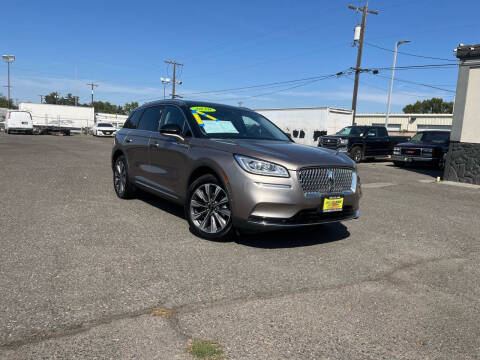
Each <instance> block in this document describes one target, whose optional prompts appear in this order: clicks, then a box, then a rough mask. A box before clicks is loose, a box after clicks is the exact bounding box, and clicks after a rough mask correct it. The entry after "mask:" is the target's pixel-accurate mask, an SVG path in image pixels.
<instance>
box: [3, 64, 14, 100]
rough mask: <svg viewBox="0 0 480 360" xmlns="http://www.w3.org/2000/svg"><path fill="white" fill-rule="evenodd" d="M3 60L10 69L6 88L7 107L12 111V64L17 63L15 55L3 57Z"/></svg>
mask: <svg viewBox="0 0 480 360" xmlns="http://www.w3.org/2000/svg"><path fill="white" fill-rule="evenodd" d="M2 59H3V61H5V62H6V63H7V67H8V85H7V86H6V87H7V89H8V103H7V104H8V105H7V108H9V109H10V107H11V105H12V104H11V103H12V99H11V98H10V89H11V88H12V86H11V85H10V64H11V63H12V62H14V61H15V55H2Z"/></svg>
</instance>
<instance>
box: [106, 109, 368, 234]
mask: <svg viewBox="0 0 480 360" xmlns="http://www.w3.org/2000/svg"><path fill="white" fill-rule="evenodd" d="M112 169H113V184H114V188H115V192H116V193H117V195H118V196H119V197H120V198H129V197H132V196H133V195H134V192H135V190H136V188H141V189H143V190H146V191H148V192H151V193H153V194H155V195H158V196H160V197H162V198H165V199H168V200H172V201H174V202H177V203H179V204H182V205H183V206H184V207H185V216H186V218H187V219H188V222H189V224H190V228H191V230H192V232H194V233H195V234H196V235H198V236H200V237H203V238H207V239H225V238H227V236H228V235H229V234H230V233H231V232H232V230H233V229H234V228H236V229H240V230H249V231H260V230H272V229H281V228H285V227H297V226H305V225H315V224H321V223H326V222H334V221H343V220H349V219H355V218H358V216H359V200H360V197H361V190H360V179H359V178H358V176H357V173H356V167H355V163H354V162H353V161H352V160H351V159H350V158H349V157H347V156H346V155H343V154H341V153H338V152H335V151H333V150H328V149H323V148H316V147H310V146H304V145H299V144H295V143H294V142H293V141H292V140H291V139H290V138H289V137H288V136H287V135H286V134H284V133H283V132H282V131H281V130H280V129H279V128H277V127H276V126H275V125H274V124H272V123H271V122H270V121H269V120H267V119H266V118H265V117H263V116H262V115H260V114H258V113H256V112H254V111H252V110H249V109H246V108H238V107H233V106H227V105H220V104H212V103H203V102H195V101H180V100H164V101H156V102H151V103H147V104H144V105H142V106H141V107H139V108H136V109H135V110H134V111H132V113H131V114H130V116H129V118H128V119H127V121H126V122H125V125H124V127H123V128H122V129H121V130H119V131H118V132H117V133H116V134H115V141H114V146H113V151H112Z"/></svg>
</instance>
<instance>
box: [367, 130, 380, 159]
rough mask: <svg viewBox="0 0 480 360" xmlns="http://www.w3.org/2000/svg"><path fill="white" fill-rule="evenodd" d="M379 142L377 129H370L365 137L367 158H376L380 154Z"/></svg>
mask: <svg viewBox="0 0 480 360" xmlns="http://www.w3.org/2000/svg"><path fill="white" fill-rule="evenodd" d="M378 147H379V141H378V138H377V129H376V128H374V127H368V128H367V133H366V137H365V156H375V155H377V154H378Z"/></svg>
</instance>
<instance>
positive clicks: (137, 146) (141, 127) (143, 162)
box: [125, 106, 161, 185]
mask: <svg viewBox="0 0 480 360" xmlns="http://www.w3.org/2000/svg"><path fill="white" fill-rule="evenodd" d="M160 116H161V107H159V106H151V107H147V108H145V109H143V110H142V113H141V116H140V118H139V121H138V124H137V126H136V128H135V129H132V130H131V131H130V132H129V133H128V135H127V136H126V138H125V149H126V153H127V161H128V169H129V172H130V178H132V179H133V181H134V182H135V183H137V184H139V185H148V166H149V153H148V142H149V139H150V136H151V135H152V133H153V132H152V130H155V129H158V124H159V120H160Z"/></svg>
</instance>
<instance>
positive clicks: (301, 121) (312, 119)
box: [255, 107, 353, 146]
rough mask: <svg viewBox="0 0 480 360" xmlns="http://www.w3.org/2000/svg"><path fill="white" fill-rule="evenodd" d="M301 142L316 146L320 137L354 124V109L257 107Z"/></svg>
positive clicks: (296, 140) (258, 110)
mask: <svg viewBox="0 0 480 360" xmlns="http://www.w3.org/2000/svg"><path fill="white" fill-rule="evenodd" d="M255 111H256V112H258V113H260V114H262V115H263V116H265V117H266V118H267V119H269V120H270V121H272V122H273V123H274V124H275V125H277V126H278V127H279V128H280V129H282V130H283V131H284V132H286V133H287V134H290V136H291V137H292V139H293V140H294V141H295V142H296V143H299V144H305V145H313V146H316V145H317V142H318V137H319V136H320V135H322V133H323V134H335V133H336V132H337V131H338V130H340V129H342V128H344V127H345V126H348V125H351V124H352V118H353V112H352V110H345V109H336V108H331V107H311V108H287V109H255Z"/></svg>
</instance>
